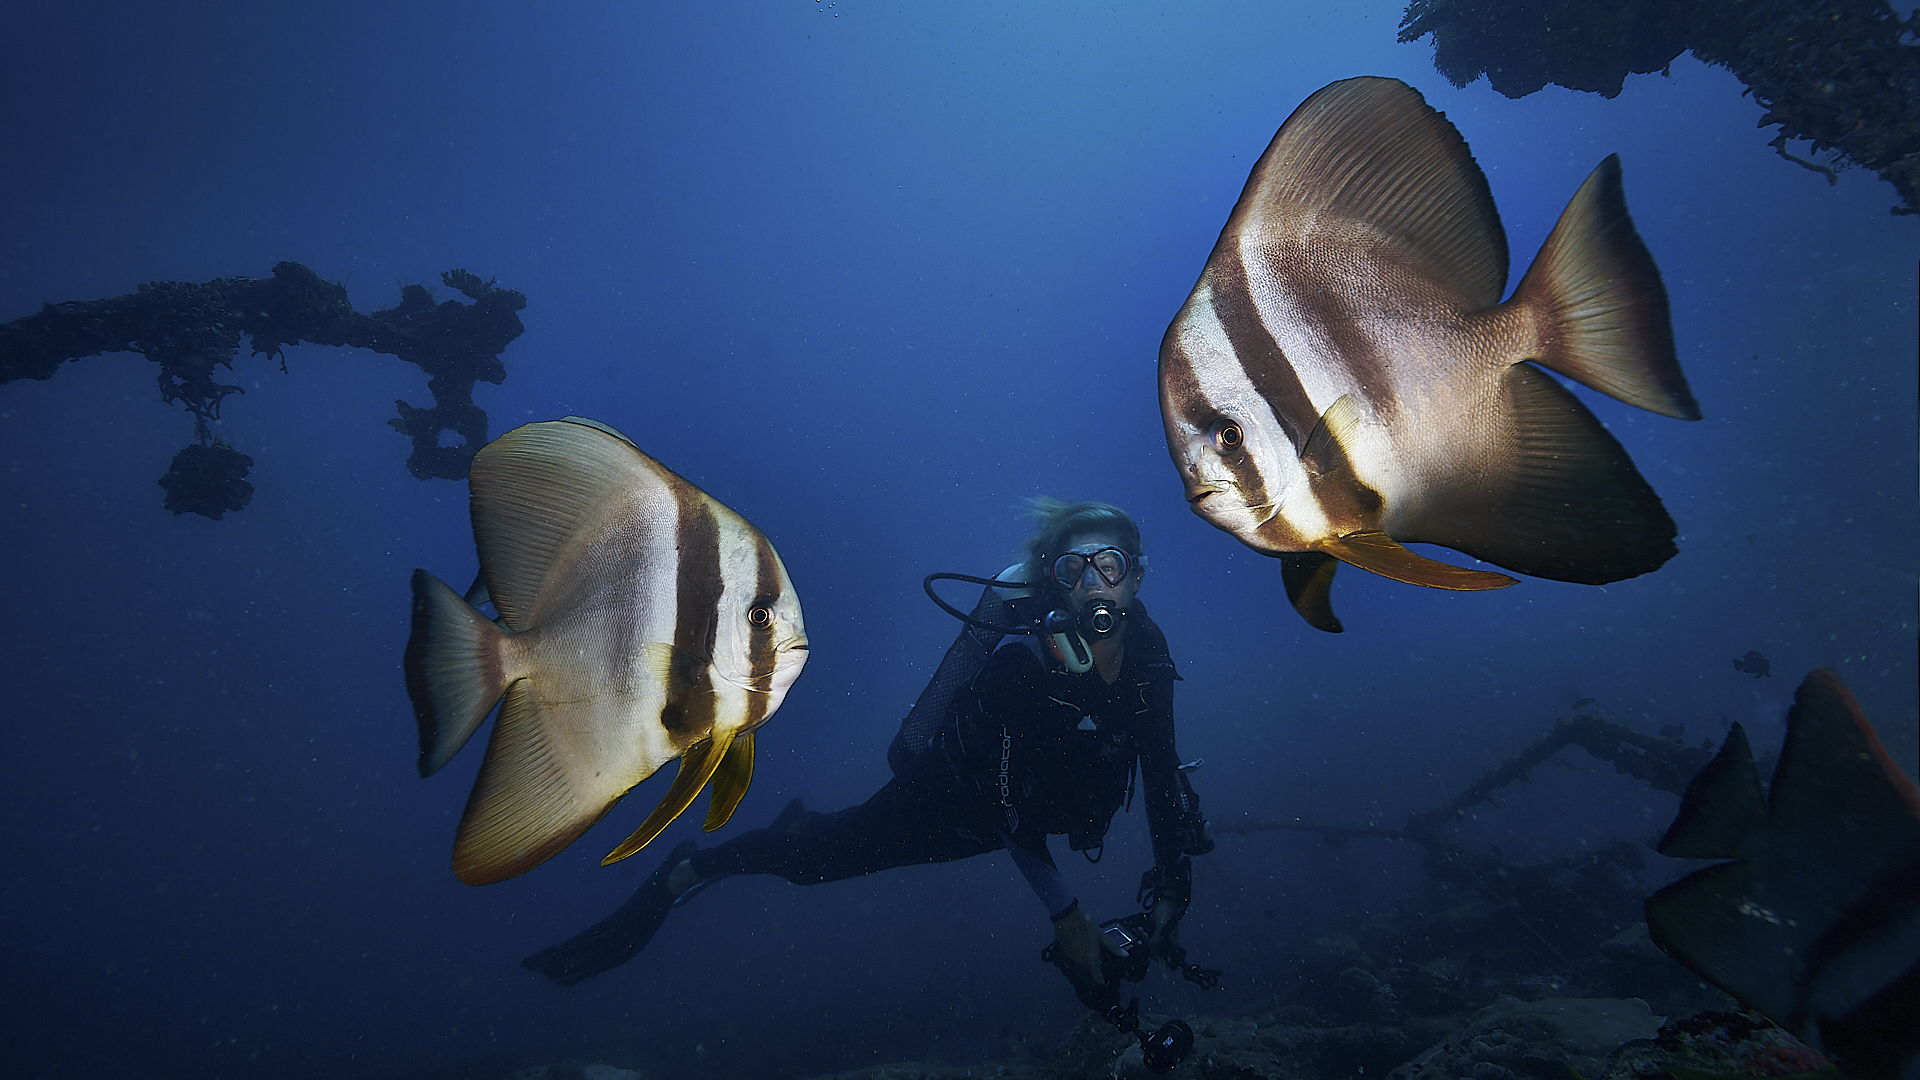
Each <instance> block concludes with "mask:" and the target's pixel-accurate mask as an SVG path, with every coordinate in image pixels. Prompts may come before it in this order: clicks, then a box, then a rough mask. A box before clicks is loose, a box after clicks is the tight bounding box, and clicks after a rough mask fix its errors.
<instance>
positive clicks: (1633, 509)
mask: <svg viewBox="0 0 1920 1080" xmlns="http://www.w3.org/2000/svg"><path fill="white" fill-rule="evenodd" d="M1500 378H1501V390H1502V391H1503V392H1504V396H1505V398H1506V401H1507V405H1508V409H1507V411H1506V413H1505V414H1504V415H1503V416H1500V417H1497V418H1490V419H1491V422H1492V423H1495V424H1497V425H1499V426H1500V430H1499V431H1498V432H1497V433H1496V434H1495V435H1494V438H1493V442H1492V447H1491V457H1490V459H1489V460H1488V461H1486V462H1484V463H1482V466H1481V468H1480V470H1479V471H1477V472H1475V473H1472V474H1468V475H1464V476H1461V477H1459V478H1457V479H1456V480H1455V481H1454V482H1453V484H1454V495H1453V497H1450V498H1445V499H1432V500H1429V508H1428V509H1426V510H1424V511H1423V512H1422V514H1421V516H1420V517H1419V518H1418V519H1417V520H1415V521H1412V522H1409V523H1407V525H1406V526H1405V527H1403V528H1401V529H1398V530H1396V532H1397V533H1399V535H1400V536H1401V537H1402V538H1403V539H1405V540H1406V541H1408V542H1409V543H1412V542H1421V543H1430V544H1442V545H1444V546H1446V547H1450V548H1454V549H1456V550H1459V551H1464V552H1466V553H1467V554H1469V555H1472V556H1474V557H1475V558H1478V559H1484V560H1486V561H1487V562H1490V563H1493V564H1494V565H1496V566H1503V567H1505V568H1507V569H1509V570H1516V571H1519V572H1520V573H1522V574H1528V575H1530V576H1533V577H1543V578H1551V579H1553V580H1555V581H1573V582H1578V583H1580V584H1583V585H1604V584H1606V583H1608V582H1611V581H1619V580H1621V579H1622V578H1630V577H1636V576H1638V575H1640V574H1644V573H1647V572H1649V571H1651V570H1656V569H1659V567H1660V566H1661V565H1662V564H1664V563H1665V562H1666V561H1667V560H1668V559H1670V558H1672V557H1673V556H1674V554H1675V553H1676V552H1677V551H1678V550H1679V549H1678V548H1676V547H1675V546H1674V542H1673V539H1674V535H1675V532H1676V530H1675V528H1674V524H1673V519H1672V518H1671V517H1669V516H1668V515H1667V511H1666V508H1665V507H1664V506H1662V505H1661V503H1660V496H1659V495H1656V494H1655V493H1654V490H1653V488H1652V487H1651V486H1649V485H1648V484H1647V482H1646V480H1644V479H1642V478H1641V476H1640V473H1639V471H1638V470H1636V469H1635V468H1634V467H1633V461H1632V460H1631V459H1629V458H1628V457H1627V452H1626V451H1625V450H1623V449H1621V447H1620V443H1619V442H1618V441H1617V440H1615V439H1614V437H1613V436H1612V435H1611V434H1610V433H1608V431H1607V429H1606V428H1604V427H1602V426H1601V424H1600V421H1599V420H1597V419H1596V418H1595V417H1594V415H1593V413H1591V412H1589V411H1588V409H1587V407H1586V406H1585V405H1583V404H1581V402H1580V400H1579V399H1578V398H1576V397H1574V396H1573V394H1572V392H1571V391H1569V390H1567V388H1566V387H1564V386H1561V385H1560V384H1559V383H1557V382H1555V381H1554V379H1553V377H1552V376H1551V375H1547V374H1545V373H1544V372H1541V371H1538V370H1536V369H1535V368H1533V367H1532V366H1531V365H1527V364H1517V365H1515V366H1513V367H1510V368H1508V369H1506V371H1505V372H1504V373H1503V374H1502V375H1501V377H1500Z"/></svg>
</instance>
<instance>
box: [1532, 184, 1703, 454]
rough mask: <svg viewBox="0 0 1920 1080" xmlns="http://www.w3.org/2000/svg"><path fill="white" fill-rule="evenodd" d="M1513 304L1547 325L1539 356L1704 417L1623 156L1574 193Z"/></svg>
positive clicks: (1609, 391)
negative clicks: (1678, 348) (1623, 180)
mask: <svg viewBox="0 0 1920 1080" xmlns="http://www.w3.org/2000/svg"><path fill="white" fill-rule="evenodd" d="M1511 304H1512V306H1515V307H1521V308H1526V309H1528V310H1530V311H1532V312H1533V313H1534V321H1535V322H1536V323H1537V324H1539V325H1541V326H1543V327H1544V328H1545V329H1544V330H1543V331H1542V337H1543V344H1544V346H1545V347H1544V348H1542V349H1540V355H1539V356H1537V357H1531V358H1530V359H1535V360H1538V361H1539V362H1540V363H1541V364H1542V365H1543V366H1545V367H1549V368H1552V369H1553V370H1554V371H1557V372H1559V373H1560V374H1562V375H1565V376H1566V377H1567V378H1569V379H1575V380H1578V381H1580V382H1583V383H1585V384H1586V385H1588V386H1591V387H1593V388H1594V389H1595V390H1598V391H1600V392H1601V393H1603V394H1606V395H1609V396H1610V397H1615V398H1618V399H1620V400H1621V401H1624V402H1626V403H1627V404H1629V405H1637V406H1639V407H1640V408H1642V409H1647V410H1649V411H1651V412H1657V413H1660V414H1661V415H1663V416H1672V417H1676V418H1678V419H1681V420H1698V419H1700V405H1699V403H1698V402H1696V401H1695V400H1694V398H1693V391H1692V390H1691V389H1689V388H1688V387H1687V377H1686V376H1685V375H1683V374H1681V371H1680V357H1679V356H1678V355H1677V354H1675V352H1674V350H1673V319H1672V316H1671V314H1670V312H1669V307H1668V304H1667V289H1666V286H1665V285H1664V284H1662V283H1661V281H1660V269H1659V267H1657V266H1655V265H1654V262H1653V255H1652V254H1651V253H1650V252H1648V251H1647V245H1646V243H1645V242H1644V241H1642V240H1641V239H1640V234H1639V233H1638V232H1636V231H1635V230H1634V227H1633V219H1632V218H1631V217H1629V216H1627V197H1626V193H1625V192H1624V191H1623V190H1622V188H1621V186H1620V158H1619V155H1617V154H1610V155H1608V156H1607V159H1606V160H1605V161H1602V162H1601V163H1600V165H1599V167H1597V168H1595V169H1594V170H1593V173H1592V174H1591V175H1589V176H1588V177H1587V180H1586V183H1584V184H1581V185H1580V190H1579V191H1577V192H1574V195H1573V199H1572V201H1570V202H1568V203H1567V208H1566V209H1565V210H1564V211H1562V212H1561V214H1560V220H1559V221H1558V222H1556V223H1555V224H1554V226H1553V232H1551V233H1549V234H1548V235H1547V241H1546V243H1544V244H1542V245H1540V254H1539V255H1538V256H1536V257H1535V258H1534V260H1533V265H1532V266H1529V267H1528V268H1527V272H1526V274H1525V275H1524V276H1523V277H1521V279H1520V287H1519V288H1517V289H1515V290H1514V291H1513V300H1512V301H1511Z"/></svg>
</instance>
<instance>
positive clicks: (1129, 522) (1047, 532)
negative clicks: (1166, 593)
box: [1025, 495, 1146, 581]
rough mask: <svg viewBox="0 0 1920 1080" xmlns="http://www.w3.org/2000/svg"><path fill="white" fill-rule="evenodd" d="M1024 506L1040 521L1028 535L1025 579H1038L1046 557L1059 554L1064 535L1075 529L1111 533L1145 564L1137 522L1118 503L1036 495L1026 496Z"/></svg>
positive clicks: (1075, 531)
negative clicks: (1036, 529)
mask: <svg viewBox="0 0 1920 1080" xmlns="http://www.w3.org/2000/svg"><path fill="white" fill-rule="evenodd" d="M1026 510H1027V513H1028V514H1029V515H1031V516H1033V517H1034V518H1036V519H1038V520H1039V522H1040V529H1039V531H1038V532H1036V533H1034V534H1033V535H1032V536H1031V537H1028V538H1027V546H1026V553H1025V554H1026V557H1027V558H1026V575H1025V576H1026V580H1028V581H1038V580H1040V574H1041V573H1042V572H1043V571H1044V570H1045V566H1044V562H1045V560H1046V559H1047V558H1048V557H1050V556H1054V555H1058V554H1059V553H1060V549H1061V548H1063V547H1064V546H1066V542H1067V538H1068V537H1070V536H1072V535H1074V534H1075V533H1090V532H1105V533H1112V534H1113V536H1114V538H1115V539H1117V540H1119V541H1120V546H1121V547H1123V548H1126V549H1127V551H1128V552H1129V553H1131V554H1133V555H1135V556H1138V557H1140V563H1139V565H1140V567H1141V568H1143V569H1144V568H1145V566H1146V560H1145V558H1144V556H1145V555H1146V552H1145V551H1143V550H1141V547H1140V526H1138V525H1136V524H1134V523H1133V518H1131V517H1129V516H1127V512H1126V511H1125V510H1122V509H1120V508H1119V507H1117V506H1113V505H1111V504H1109V503H1101V502H1077V503H1067V502H1061V501H1060V500H1059V499H1055V498H1050V497H1048V496H1046V495H1036V496H1034V497H1033V498H1031V499H1028V500H1027V505H1026Z"/></svg>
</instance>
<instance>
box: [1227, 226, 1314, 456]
mask: <svg viewBox="0 0 1920 1080" xmlns="http://www.w3.org/2000/svg"><path fill="white" fill-rule="evenodd" d="M1209 273H1210V274H1211V275H1212V279H1213V281H1212V284H1213V313H1214V317H1215V318H1218V319H1219V320H1220V326H1221V328H1223V329H1224V330H1226V332H1227V340H1228V341H1229V342H1231V343H1232V344H1233V355H1234V357H1235V358H1236V359H1238V360H1239V361H1240V370H1242V371H1244V372H1246V373H1247V381H1248V382H1250V383H1252V384H1253V388H1254V390H1255V391H1256V392H1257V393H1259V395H1260V396H1261V398H1263V399H1264V400H1265V401H1266V402H1267V404H1268V405H1269V406H1270V407H1272V409H1273V415H1274V419H1276V420H1278V421H1279V422H1280V430H1281V431H1283V432H1285V433H1286V436H1287V441H1288V442H1291V443H1292V444H1293V450H1294V453H1296V454H1297V453H1299V452H1300V451H1301V450H1302V449H1303V448H1305V446H1306V442H1307V435H1308V434H1309V433H1310V432H1312V431H1313V427H1314V424H1315V423H1316V422H1317V421H1318V420H1319V419H1320V413H1319V411H1318V410H1316V409H1315V408H1314V407H1313V401H1312V400H1311V399H1310V398H1308V397H1307V391H1306V388H1305V387H1303V386H1301V385H1300V376H1299V375H1298V374H1296V373H1295V372H1294V370H1293V365H1292V364H1290V363H1288V362H1287V356H1286V354H1285V353H1284V352H1282V351H1281V350H1280V343H1279V342H1277V341H1275V340H1273V335H1272V334H1271V333H1269V332H1268V331H1267V327H1266V324H1265V323H1264V322H1262V321H1261V319H1260V310H1259V306H1258V305H1256V304H1255V303H1254V302H1253V292H1252V290H1251V289H1250V288H1249V287H1248V285H1247V273H1246V269H1245V268H1244V267H1242V266H1241V265H1240V262H1239V260H1237V259H1233V260H1225V261H1223V262H1222V264H1221V265H1220V266H1217V267H1213V268H1212V269H1211V270H1210V271H1209ZM1302 424H1305V425H1306V426H1305V427H1302V426H1300V425H1302Z"/></svg>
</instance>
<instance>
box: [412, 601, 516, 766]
mask: <svg viewBox="0 0 1920 1080" xmlns="http://www.w3.org/2000/svg"><path fill="white" fill-rule="evenodd" d="M506 637H507V635H506V632H505V631H503V630H501V629H500V628H499V627H498V626H495V625H494V624H493V621H492V620H490V619H488V618H487V617H486V616H485V615H482V614H481V613H480V612H478V611H476V610H474V608H473V606H472V605H471V604H468V603H467V602H466V601H465V600H462V599H461V598H460V595H459V594H458V593H456V592H454V591H453V590H452V589H451V588H448V587H447V584H446V582H443V581H441V580H440V579H439V578H437V577H434V576H433V575H432V574H429V573H427V572H426V571H425V570H415V571H414V572H413V629H412V631H411V632H410V633H409V634H408V635H407V651H406V657H405V662H404V664H403V665H402V666H403V667H404V669H405V671H406V676H407V696H408V697H409V698H412V699H413V716H414V719H415V720H416V721H417V722H418V723H419V725H420V775H421V776H432V775H433V774H434V773H436V772H438V771H440V767H441V766H442V765H445V764H446V763H447V761H448V760H449V759H450V758H452V757H453V755H454V754H456V753H458V752H459V750H460V748H461V747H462V746H465V745H466V743H467V740H468V739H469V738H472V737H473V733H474V731H476V730H477V729H478V728H479V727H480V724H481V722H482V721H484V720H485V719H486V718H487V714H488V713H489V712H492V711H493V706H494V703H495V702H497V701H499V700H500V695H502V694H504V693H505V692H506V689H507V678H506V675H505V672H504V669H503V667H502V665H501V661H500V647H501V645H502V644H503V643H504V642H505V641H506Z"/></svg>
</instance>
